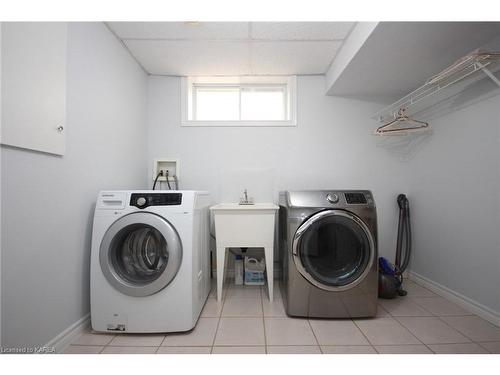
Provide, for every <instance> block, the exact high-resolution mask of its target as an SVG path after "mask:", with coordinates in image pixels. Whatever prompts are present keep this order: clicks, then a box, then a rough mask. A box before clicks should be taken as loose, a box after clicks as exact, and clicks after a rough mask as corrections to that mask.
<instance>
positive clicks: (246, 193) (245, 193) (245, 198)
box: [240, 189, 253, 205]
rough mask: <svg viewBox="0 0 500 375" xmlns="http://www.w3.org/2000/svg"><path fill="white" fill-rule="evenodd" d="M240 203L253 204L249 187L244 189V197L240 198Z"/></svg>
mask: <svg viewBox="0 0 500 375" xmlns="http://www.w3.org/2000/svg"><path fill="white" fill-rule="evenodd" d="M240 204H242V205H245V204H253V198H248V192H247V189H245V191H243V198H240Z"/></svg>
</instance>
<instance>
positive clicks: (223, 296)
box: [210, 280, 228, 354]
mask: <svg viewBox="0 0 500 375" xmlns="http://www.w3.org/2000/svg"><path fill="white" fill-rule="evenodd" d="M216 281H217V280H216ZM227 292H228V288H226V293H227ZM221 298H222V301H218V300H217V284H215V301H216V303H219V302H220V303H221V304H222V306H221V309H220V312H219V319H218V320H217V327H216V329H215V335H214V338H213V340H212V348H211V349H210V354H213V352H214V346H215V339H216V338H217V334H218V333H219V326H220V321H221V319H222V311H224V305H225V303H226V294H224V281H222V296H221Z"/></svg>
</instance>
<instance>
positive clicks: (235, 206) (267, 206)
mask: <svg viewBox="0 0 500 375" xmlns="http://www.w3.org/2000/svg"><path fill="white" fill-rule="evenodd" d="M278 208H279V207H278V206H277V205H275V204H274V203H254V204H239V203H220V204H217V205H215V206H212V207H210V210H212V211H219V210H242V211H247V210H275V211H276V210H277V209H278Z"/></svg>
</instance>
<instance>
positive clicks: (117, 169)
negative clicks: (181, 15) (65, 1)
mask: <svg viewBox="0 0 500 375" xmlns="http://www.w3.org/2000/svg"><path fill="white" fill-rule="evenodd" d="M67 69H68V71H67V77H68V81H67V95H68V97H67V127H66V129H67V141H66V142H67V144H66V150H67V153H66V155H65V156H64V157H55V156H51V155H47V154H42V153H37V152H30V151H25V150H19V149H15V148H8V147H2V149H1V156H2V174H1V177H2V186H1V188H2V272H1V275H2V284H1V285H2V326H3V329H2V334H3V342H2V344H3V346H9V347H12V346H33V345H42V344H44V343H46V342H48V341H49V340H50V339H52V338H53V337H55V336H56V335H57V334H59V333H60V332H61V331H63V330H64V329H66V328H67V327H69V326H70V325H71V324H73V323H75V322H76V321H78V320H79V319H81V318H82V317H84V316H85V315H86V314H87V313H88V312H89V255H90V237H91V223H92V222H91V220H92V215H93V208H94V202H95V198H96V196H97V193H98V191H99V190H101V189H131V188H132V189H133V188H144V187H145V185H144V181H145V179H146V175H145V174H146V171H145V168H144V166H145V165H146V152H145V146H146V137H145V133H144V132H145V118H146V113H145V109H146V104H145V100H146V75H145V73H144V72H143V71H142V70H141V69H140V68H139V67H138V65H137V64H136V62H135V61H134V60H133V59H132V58H131V57H130V55H129V54H128V53H127V52H126V50H125V49H124V48H123V46H122V45H121V44H120V43H119V42H118V41H117V40H116V38H115V37H114V36H113V35H112V34H111V33H110V32H109V31H108V30H107V29H106V27H105V26H104V25H103V24H102V23H71V24H70V25H69V35H68V67H67ZM20 74H22V72H20Z"/></svg>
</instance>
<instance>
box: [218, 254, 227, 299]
mask: <svg viewBox="0 0 500 375" xmlns="http://www.w3.org/2000/svg"><path fill="white" fill-rule="evenodd" d="M225 257H226V248H225V247H217V301H222V285H223V284H224V268H225V265H226V262H225Z"/></svg>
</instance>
